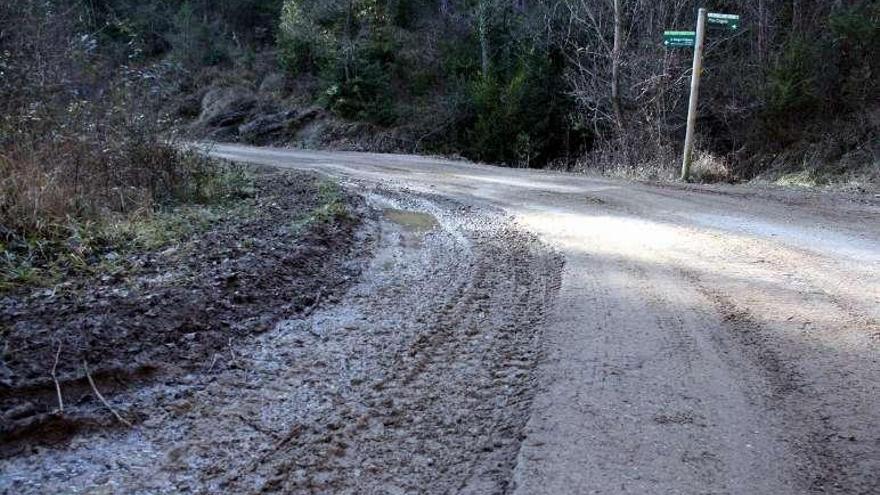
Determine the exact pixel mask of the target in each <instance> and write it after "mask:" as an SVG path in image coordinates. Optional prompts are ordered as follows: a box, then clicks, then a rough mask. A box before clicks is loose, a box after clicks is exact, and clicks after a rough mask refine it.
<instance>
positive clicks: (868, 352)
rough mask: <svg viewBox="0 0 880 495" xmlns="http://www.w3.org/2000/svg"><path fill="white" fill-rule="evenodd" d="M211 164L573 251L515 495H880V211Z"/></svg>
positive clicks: (607, 188) (483, 178)
mask: <svg viewBox="0 0 880 495" xmlns="http://www.w3.org/2000/svg"><path fill="white" fill-rule="evenodd" d="M211 153H212V154H213V155H215V156H217V157H222V158H227V159H230V160H236V161H243V162H251V163H257V164H264V165H271V166H278V167H289V168H297V169H309V170H316V171H320V172H322V173H325V174H329V175H332V176H335V177H339V178H340V179H342V180H343V181H351V183H352V184H364V183H377V184H382V186H383V187H386V188H394V189H396V190H398V191H401V192H403V193H404V194H406V193H407V191H413V192H415V193H419V194H425V193H429V194H432V195H437V196H439V197H447V198H449V199H451V200H454V201H456V202H460V203H464V204H471V205H474V206H479V207H482V208H485V207H488V208H493V209H501V210H503V211H504V212H506V213H508V214H510V215H512V216H513V217H514V218H515V219H516V222H517V223H518V224H519V225H520V226H521V227H522V228H524V229H526V230H529V231H531V232H534V233H535V234H537V235H538V236H539V237H540V238H541V239H542V240H543V241H544V242H545V243H547V244H549V245H550V246H552V247H553V248H555V249H556V250H558V251H559V252H560V253H561V254H562V255H563V257H564V260H565V266H564V269H563V274H562V280H561V287H560V289H559V293H558V295H557V297H556V298H555V302H554V304H553V307H552V308H549V309H548V312H549V316H548V317H547V321H546V324H545V328H544V329H543V338H544V342H543V353H544V356H543V359H542V361H541V364H540V365H539V366H538V368H537V371H536V373H537V376H536V379H537V381H538V383H539V387H538V392H537V395H536V397H535V398H534V401H533V402H532V405H531V411H530V416H529V419H528V422H527V424H526V426H525V429H524V431H523V432H522V434H521V435H520V437H521V438H522V442H521V444H520V445H519V449H518V451H517V453H516V454H515V455H516V462H515V466H514V467H513V468H512V469H513V471H512V473H510V477H511V480H512V485H511V487H508V488H509V489H510V490H512V491H514V492H515V493H521V494H566V493H572V494H575V493H577V494H582V493H746V494H757V493H768V494H771V493H772V494H787V493H792V494H795V493H865V494H867V493H880V221H878V220H880V200H877V199H875V198H868V197H849V196H844V195H834V194H817V193H802V192H792V191H778V190H763V189H756V188H751V187H745V186H739V187H696V186H655V185H646V184H637V183H630V182H621V181H613V180H607V179H596V178H588V177H584V176H574V175H566V174H556V173H542V172H534V171H523V170H515V169H506V168H496V167H488V166H481V165H474V164H469V163H465V162H453V161H446V160H441V159H433V158H424V157H414V156H403V155H379V154H365V153H343V152H314V151H298V150H282V149H269V148H253V147H246V146H238V145H216V146H213V148H212V149H211ZM513 309H515V308H511V310H513ZM460 491H464V492H467V491H471V492H474V493H480V492H481V491H480V490H479V489H478V488H473V489H469V488H468V487H467V486H465V487H463V488H462V489H461V490H460Z"/></svg>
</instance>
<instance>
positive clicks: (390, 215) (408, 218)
mask: <svg viewBox="0 0 880 495" xmlns="http://www.w3.org/2000/svg"><path fill="white" fill-rule="evenodd" d="M382 214H383V215H384V216H385V218H387V219H388V220H390V221H392V222H394V223H396V224H398V225H400V226H401V227H403V228H404V229H406V230H408V231H410V232H428V231H429V230H432V229H433V228H434V227H436V226H437V219H436V218H434V216H433V215H430V214H428V213H421V212H417V211H407V210H398V209H395V208H385V209H384V210H383V211H382Z"/></svg>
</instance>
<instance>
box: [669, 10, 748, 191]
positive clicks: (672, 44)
mask: <svg viewBox="0 0 880 495" xmlns="http://www.w3.org/2000/svg"><path fill="white" fill-rule="evenodd" d="M707 24H708V25H712V26H718V27H725V28H728V29H731V30H737V29H739V16H738V15H734V14H716V13H711V14H710V13H708V12H707V11H706V9H700V10H699V11H698V12H697V30H696V31H665V32H664V33H663V45H664V46H666V47H667V48H689V47H693V48H694V65H693V72H692V73H691V97H690V100H689V101H688V116H687V131H686V133H685V138H684V152H683V154H682V160H681V180H683V181H686V180H688V178H690V174H691V158H692V155H693V151H694V130H695V128H696V124H697V102H698V98H699V94H700V76H701V75H702V73H703V47H704V45H705V42H706V26H707Z"/></svg>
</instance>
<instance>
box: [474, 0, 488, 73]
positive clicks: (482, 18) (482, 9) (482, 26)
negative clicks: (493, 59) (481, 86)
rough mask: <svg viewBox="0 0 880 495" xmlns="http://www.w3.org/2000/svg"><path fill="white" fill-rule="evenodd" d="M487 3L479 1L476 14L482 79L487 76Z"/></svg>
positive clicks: (486, 1) (486, 0) (485, 0)
mask: <svg viewBox="0 0 880 495" xmlns="http://www.w3.org/2000/svg"><path fill="white" fill-rule="evenodd" d="M489 2H490V0H480V4H479V6H478V12H477V16H478V18H477V30H478V32H479V36H480V69H481V72H482V74H483V77H488V76H489V69H490V66H489V65H490V57H489Z"/></svg>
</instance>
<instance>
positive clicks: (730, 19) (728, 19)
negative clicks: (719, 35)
mask: <svg viewBox="0 0 880 495" xmlns="http://www.w3.org/2000/svg"><path fill="white" fill-rule="evenodd" d="M707 20H708V21H709V25H710V26H718V27H726V28H728V29H730V30H731V31H736V30H737V29H739V16H738V15H736V14H716V13H714V12H709V16H708V18H707Z"/></svg>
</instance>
